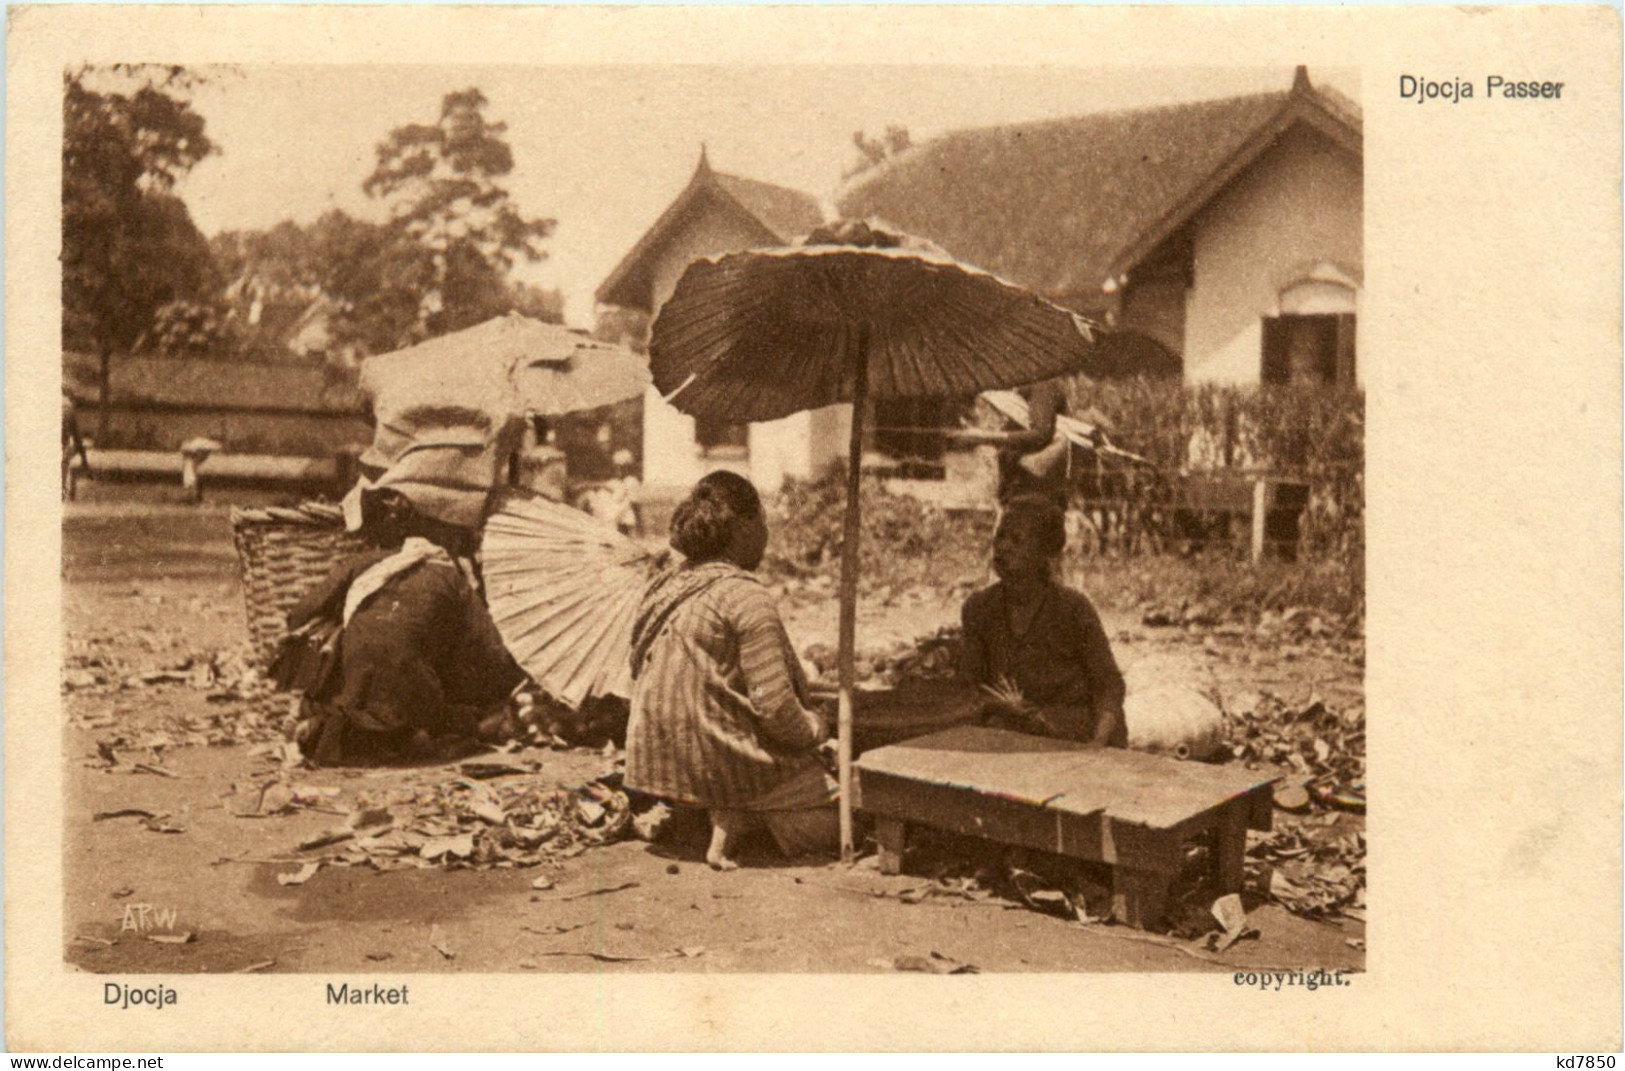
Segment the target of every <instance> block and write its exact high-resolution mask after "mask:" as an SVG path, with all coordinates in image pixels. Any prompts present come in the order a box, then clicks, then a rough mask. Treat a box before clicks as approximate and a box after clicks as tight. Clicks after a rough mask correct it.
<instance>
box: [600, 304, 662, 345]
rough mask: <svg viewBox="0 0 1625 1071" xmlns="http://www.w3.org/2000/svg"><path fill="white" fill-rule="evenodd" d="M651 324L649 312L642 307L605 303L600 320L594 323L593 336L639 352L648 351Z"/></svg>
mask: <svg viewBox="0 0 1625 1071" xmlns="http://www.w3.org/2000/svg"><path fill="white" fill-rule="evenodd" d="M651 326H652V321H651V319H650V316H649V314H648V313H647V312H645V311H644V310H642V309H629V308H625V307H623V306H620V305H605V306H603V307H602V308H600V309H599V310H598V321H597V323H595V324H594V325H593V331H592V337H593V338H596V339H597V340H598V341H600V342H612V343H614V344H615V345H617V346H625V347H626V348H627V349H629V350H635V351H636V352H638V353H648V352H649V328H650V327H651Z"/></svg>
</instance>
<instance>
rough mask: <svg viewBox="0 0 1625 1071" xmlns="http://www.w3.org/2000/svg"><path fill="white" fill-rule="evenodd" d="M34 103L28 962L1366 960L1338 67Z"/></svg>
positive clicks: (682, 77) (1357, 449)
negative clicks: (57, 567)
mask: <svg viewBox="0 0 1625 1071" xmlns="http://www.w3.org/2000/svg"><path fill="white" fill-rule="evenodd" d="M700 86H704V87H705V89H706V91H705V93H704V94H703V95H702V94H699V93H697V92H696V90H697V89H698V88H699V87H700ZM63 93H64V98H63V117H64V129H63V147H62V161H63V172H62V174H63V178H62V197H63V201H62V287H63V289H62V295H63V296H62V337H63V383H64V387H63V401H62V404H63V425H62V480H63V487H62V494H63V499H64V503H65V505H64V516H63V547H64V566H63V570H64V571H63V577H64V585H65V588H64V598H65V618H64V629H65V637H66V640H67V645H68V646H67V657H66V662H65V666H64V675H63V682H62V687H63V691H64V697H65V699H64V702H65V704H66V713H67V719H68V729H67V732H68V734H69V737H68V746H67V749H66V758H67V771H66V774H67V785H66V788H67V810H66V814H65V828H66V833H67V842H66V844H65V850H66V857H65V866H66V868H67V877H68V889H69V892H68V896H67V902H66V904H65V913H64V921H65V931H64V933H63V942H64V954H65V956H66V957H67V959H68V961H69V962H70V963H72V964H73V965H75V966H77V967H79V968H82V969H84V970H88V971H94V972H102V973H127V972H131V971H162V972H191V971H197V972H238V971H269V972H276V971H294V972H300V971H303V972H309V971H321V972H334V971H344V970H350V971H365V970H375V969H378V968H379V967H380V966H383V965H387V966H388V967H389V968H390V969H391V970H409V971H464V970H484V971H579V970H585V969H590V970H601V971H638V970H643V971H648V970H656V971H702V972H703V971H765V972H776V973H777V972H786V971H840V972H854V971H856V972H863V971H925V972H930V973H955V972H970V971H983V972H992V971H1057V970H1066V971H1123V970H1135V971H1192V970H1195V971H1203V970H1206V971H1221V972H1222V971H1233V970H1235V969H1237V968H1245V967H1247V966H1249V965H1255V966H1256V965H1260V964H1278V963H1292V964H1294V965H1296V966H1298V967H1301V968H1304V969H1319V968H1324V969H1326V970H1327V971H1328V972H1337V973H1342V972H1350V971H1358V970H1360V969H1361V967H1362V965H1363V962H1364V933H1365V930H1364V921H1365V917H1364V912H1365V857H1366V839H1365V825H1364V820H1363V815H1364V810H1365V786H1364V776H1365V739H1364V738H1365V733H1364V729H1365V704H1364V697H1363V688H1362V667H1363V664H1364V610H1365V598H1364V540H1363V515H1364V510H1363V475H1364V460H1363V459H1364V453H1363V427H1364V417H1363V411H1364V402H1363V395H1362V392H1361V388H1360V364H1359V359H1358V348H1357V343H1356V332H1357V326H1358V322H1359V316H1360V314H1361V311H1360V305H1361V278H1362V263H1361V256H1362V216H1363V213H1362V183H1363V161H1362V148H1361V145H1362V133H1361V113H1360V106H1359V103H1358V99H1359V79H1358V77H1357V74H1356V73H1351V72H1349V71H1347V70H1328V71H1324V72H1323V71H1319V70H1315V69H1311V68H1310V67H1309V66H1307V65H1299V66H1297V67H1296V68H1295V69H1294V68H1290V67H1288V68H1280V69H1256V70H1255V69H1224V68H1213V69H1180V68H1174V69H1150V68H1148V69H1145V70H1137V71H1135V72H1133V74H1132V76H1130V77H1125V76H1123V75H1120V74H1119V75H1113V76H1111V77H1109V78H1108V77H1103V76H1102V75H1101V74H1099V73H1092V72H1090V71H1088V70H1086V69H1084V70H1068V69H1052V70H1045V71H1042V72H1024V71H1019V70H993V71H981V72H976V74H975V77H974V78H972V77H970V72H967V71H966V70H963V69H958V70H956V69H952V68H941V69H930V68H927V69H924V70H907V71H903V70H898V69H896V68H890V69H888V68H885V67H869V68H860V69H857V70H846V71H839V72H838V71H836V70H834V69H831V68H823V69H819V68H811V69H803V70H796V71H785V70H774V69H765V68H764V69H751V68H732V69H726V70H724V69H719V68H710V69H706V68H684V67H677V66H673V67H637V68H620V69H616V68H607V69H601V70H596V71H594V72H592V73H591V75H590V76H587V77H581V76H578V75H571V76H568V77H566V76H564V75H562V74H561V73H559V72H557V71H550V70H546V69H541V68H534V69H527V68H501V69H496V70H482V69H477V68H471V69H463V70H458V69H445V68H436V67H359V66H358V67H328V68H320V67H299V66H277V67H254V66H247V65H244V66H197V67H182V66H155V65H151V64H138V63H132V64H112V65H94V66H92V65H87V66H83V67H78V68H74V69H71V70H69V71H67V72H66V73H65V74H64V77H63ZM334 100H343V101H345V102H346V106H345V108H344V110H343V112H342V114H329V113H327V110H326V109H325V107H324V104H325V102H329V101H334ZM815 105H816V106H818V108H819V109H820V110H819V114H818V115H817V117H816V119H814V120H810V121H809V120H807V119H805V118H804V117H805V116H806V115H807V113H808V111H809V110H810V109H811V108H813V107H814V106H815ZM312 117H314V118H312ZM628 130H631V131H632V133H631V134H630V135H629V136H621V137H616V138H610V137H608V136H606V134H607V132H608V131H618V132H624V131H628ZM791 918H801V919H809V920H816V921H814V922H811V923H810V924H803V925H798V926H794V927H792V926H788V925H786V920H788V919H791ZM1328 984H1331V983H1328ZM346 999H356V1000H363V999H371V994H370V993H369V992H368V991H367V990H365V989H357V990H354V991H353V993H352V994H351V995H349V996H347V997H346Z"/></svg>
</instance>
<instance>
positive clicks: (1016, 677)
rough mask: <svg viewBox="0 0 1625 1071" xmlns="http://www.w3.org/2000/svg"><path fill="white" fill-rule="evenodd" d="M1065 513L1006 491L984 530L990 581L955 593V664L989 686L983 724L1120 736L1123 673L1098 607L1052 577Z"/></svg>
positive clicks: (1094, 740)
mask: <svg viewBox="0 0 1625 1071" xmlns="http://www.w3.org/2000/svg"><path fill="white" fill-rule="evenodd" d="M1065 546H1066V521H1065V518H1064V516H1063V515H1062V513H1061V511H1060V510H1059V509H1057V508H1056V507H1055V506H1054V505H1053V504H1052V503H1050V502H1049V500H1048V499H1046V498H1034V497H1025V498H1016V499H1013V500H1011V501H1010V502H1009V503H1008V504H1007V505H1006V506H1005V510H1004V515H1003V517H1002V518H1000V521H999V527H998V530H997V531H996V532H995V533H994V536H993V570H994V572H996V573H997V574H998V576H999V582H998V583H996V584H994V585H993V586H992V587H989V588H985V589H983V590H982V591H978V592H976V593H975V594H974V595H972V596H971V597H970V598H968V599H966V600H965V607H964V611H963V621H964V637H963V641H962V647H961V655H960V659H961V662H960V672H961V675H962V676H963V677H964V678H965V679H966V680H967V682H969V683H972V684H975V685H978V686H980V687H981V688H982V689H983V691H984V692H985V693H986V694H987V695H989V696H990V700H989V702H987V703H986V704H985V705H984V706H983V708H982V712H981V713H982V717H983V720H984V721H985V722H986V723H988V724H993V725H997V726H1000V727H1003V728H1009V729H1017V730H1020V731H1022V732H1030V733H1037V734H1039V735H1043V736H1057V737H1064V738H1067V739H1071V740H1081V741H1083V742H1085V743H1089V744H1094V745H1104V746H1108V747H1127V746H1128V723H1127V722H1126V721H1125V720H1124V718H1123V692H1124V689H1123V675H1122V674H1121V673H1120V672H1118V669H1117V662H1116V661H1115V660H1114V659H1113V658H1112V651H1111V645H1110V644H1109V643H1108V642H1107V640H1106V631H1105V629H1104V628H1103V627H1102V626H1101V624H1100V615H1099V614H1097V613H1095V608H1094V606H1093V605H1092V604H1091V603H1090V602H1089V599H1088V597H1087V596H1086V595H1084V594H1083V593H1082V592H1081V591H1073V590H1072V589H1070V588H1066V587H1062V586H1061V585H1060V584H1058V583H1056V582H1055V580H1054V579H1053V578H1052V577H1053V566H1054V562H1055V559H1056V558H1057V557H1058V556H1059V555H1060V553H1061V551H1062V549H1063V548H1064V547H1065Z"/></svg>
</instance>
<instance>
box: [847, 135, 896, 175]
mask: <svg viewBox="0 0 1625 1071" xmlns="http://www.w3.org/2000/svg"><path fill="white" fill-rule="evenodd" d="M911 144H913V142H912V141H911V140H910V138H909V135H908V128H907V127H903V126H888V127H886V132H885V133H884V134H882V135H881V136H880V137H878V138H871V137H867V136H865V134H864V133H863V131H861V130H854V131H853V132H852V145H853V147H855V148H856V149H857V150H858V158H857V160H856V161H855V162H854V163H853V164H852V166H851V167H849V168H847V169H846V170H845V171H843V172H842V173H841V177H842V178H843V179H850V178H855V177H857V176H858V175H861V174H863V173H864V172H865V171H868V170H869V169H871V168H875V167H879V166H880V165H881V164H883V163H885V162H886V161H887V160H889V159H891V158H892V157H893V156H896V155H897V154H898V153H901V152H902V151H903V150H904V149H907V148H908V147H909V146H910V145H911Z"/></svg>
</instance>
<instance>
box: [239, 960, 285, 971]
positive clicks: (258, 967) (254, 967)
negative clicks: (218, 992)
mask: <svg viewBox="0 0 1625 1071" xmlns="http://www.w3.org/2000/svg"><path fill="white" fill-rule="evenodd" d="M275 966H276V960H274V959H264V960H261V961H260V962H258V963H250V964H249V965H248V966H246V967H240V968H238V969H237V971H236V972H235V973H237V974H253V973H254V972H255V971H263V970H265V969H266V968H267V967H275Z"/></svg>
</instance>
